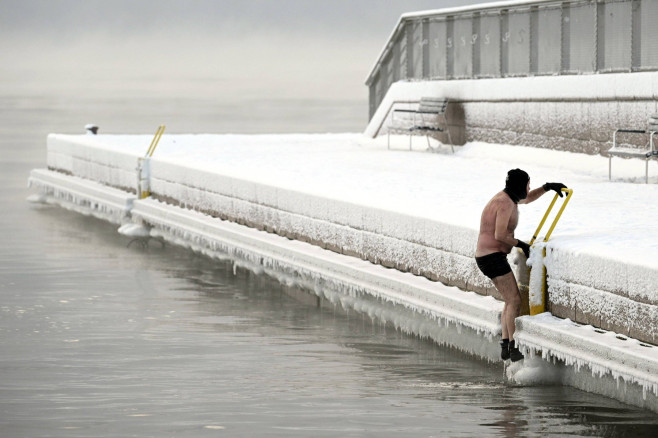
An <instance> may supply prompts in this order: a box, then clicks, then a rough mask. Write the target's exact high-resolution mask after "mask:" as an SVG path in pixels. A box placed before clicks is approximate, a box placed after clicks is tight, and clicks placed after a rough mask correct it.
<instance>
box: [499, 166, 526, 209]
mask: <svg viewBox="0 0 658 438" xmlns="http://www.w3.org/2000/svg"><path fill="white" fill-rule="evenodd" d="M528 181H530V176H529V175H528V174H527V173H526V172H524V171H523V170H521V169H512V170H510V171H509V172H507V179H506V180H505V190H504V192H505V193H507V195H508V196H509V197H510V198H512V201H514V202H515V203H518V202H519V201H520V200H522V199H525V198H526V196H528V192H527V190H526V189H527V187H528Z"/></svg>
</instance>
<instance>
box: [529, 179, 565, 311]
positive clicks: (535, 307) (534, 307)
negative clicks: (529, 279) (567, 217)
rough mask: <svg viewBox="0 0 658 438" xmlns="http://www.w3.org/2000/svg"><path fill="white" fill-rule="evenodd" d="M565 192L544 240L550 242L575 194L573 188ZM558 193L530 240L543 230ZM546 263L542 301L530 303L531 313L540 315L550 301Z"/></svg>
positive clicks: (544, 266)
mask: <svg viewBox="0 0 658 438" xmlns="http://www.w3.org/2000/svg"><path fill="white" fill-rule="evenodd" d="M562 191H563V192H565V193H566V198H565V199H564V202H563V203H562V207H560V209H559V210H558V212H557V214H556V215H555V219H553V223H552V224H551V226H550V228H549V229H548V233H546V236H545V237H544V242H548V239H549V238H550V237H551V234H552V233H553V230H554V229H555V226H556V225H557V222H558V221H559V220H560V217H561V216H562V212H564V209H565V208H566V206H567V204H568V203H569V201H570V200H571V196H572V195H573V190H572V189H567V188H564V189H562ZM557 197H558V194H557V193H556V194H555V196H554V197H553V201H552V202H551V204H550V205H549V206H548V209H547V210H546V214H545V215H544V218H543V219H542V220H541V222H540V224H539V227H538V228H537V231H535V235H534V236H533V237H532V240H531V241H530V242H531V243H532V242H534V240H535V239H536V238H537V235H538V234H539V231H540V230H541V228H542V226H543V225H544V222H546V218H547V217H548V214H549V213H550V211H551V209H552V208H553V205H554V204H555V201H557ZM542 251H543V252H542V256H543V258H546V247H545V246H544V247H543V248H542ZM546 275H547V274H546V265H544V264H543V263H542V286H541V303H540V304H537V305H532V304H530V315H538V314H540V313H544V312H545V311H546V302H547V301H548V284H547V281H546Z"/></svg>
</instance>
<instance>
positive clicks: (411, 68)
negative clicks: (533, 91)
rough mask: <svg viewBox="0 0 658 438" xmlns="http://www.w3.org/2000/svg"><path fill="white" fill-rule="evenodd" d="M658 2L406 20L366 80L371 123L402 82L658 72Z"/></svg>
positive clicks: (511, 6) (495, 9)
mask: <svg viewBox="0 0 658 438" xmlns="http://www.w3.org/2000/svg"><path fill="white" fill-rule="evenodd" d="M656 23H658V1H657V0H573V1H558V0H534V1H531V0H529V1H527V2H522V3H518V2H515V3H504V2H501V3H494V4H493V5H492V6H487V5H486V4H485V5H478V6H470V7H463V8H453V9H443V10H437V11H428V12H421V13H412V14H405V15H403V16H402V17H401V18H400V20H399V22H398V24H397V26H396V27H395V29H394V30H393V33H392V34H391V36H390V38H389V40H388V42H387V43H386V45H385V46H384V49H383V50H382V52H381V54H380V56H379V58H378V59H377V61H376V63H375V66H374V67H373V69H372V71H371V72H370V75H369V76H368V78H367V80H366V85H367V86H368V87H369V90H370V99H369V106H370V118H372V116H373V115H374V113H375V111H376V110H377V108H378V107H379V104H380V103H381V101H382V100H383V99H384V96H385V95H386V92H387V91H388V89H389V87H390V86H391V85H392V84H393V83H394V82H397V81H400V80H451V79H478V78H500V77H519V76H537V75H563V74H592V73H609V72H634V71H651V70H658V25H657V24H656Z"/></svg>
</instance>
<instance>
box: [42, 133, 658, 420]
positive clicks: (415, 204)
mask: <svg viewBox="0 0 658 438" xmlns="http://www.w3.org/2000/svg"><path fill="white" fill-rule="evenodd" d="M394 140H396V139H394ZM397 140H399V143H398V144H399V150H395V149H394V150H387V148H386V144H385V139H381V140H377V139H376V140H373V139H367V138H364V137H363V136H361V135H354V134H341V135H252V136H239V135H165V136H163V137H162V139H161V141H160V145H159V146H158V149H157V151H156V153H155V154H154V157H153V158H151V159H150V160H148V162H147V165H146V166H142V169H143V170H142V172H143V174H142V180H146V181H148V184H149V189H150V190H149V191H150V193H151V196H150V197H148V198H145V199H137V196H136V192H137V190H136V187H137V182H138V175H137V171H136V168H137V166H138V159H140V158H141V157H143V156H144V152H145V151H146V149H147V147H148V145H149V143H150V141H151V136H122V135H116V136H115V135H98V136H93V135H81V136H73V135H51V136H49V138H48V158H47V167H48V168H47V169H35V170H34V171H32V173H31V175H30V183H31V184H32V185H33V186H36V187H38V189H39V194H38V195H35V196H34V197H35V198H38V199H40V200H42V201H46V202H54V203H57V204H60V205H62V206H64V207H67V208H70V209H73V210H76V211H79V212H82V213H85V214H93V215H96V216H98V217H101V218H103V219H106V220H109V221H111V222H113V223H115V224H117V225H118V226H121V231H122V232H123V233H125V234H129V235H136V236H137V235H142V236H150V237H155V238H161V239H164V240H166V241H170V242H173V243H177V244H181V245H184V246H187V247H190V248H192V249H194V250H196V251H200V252H203V253H206V254H208V255H210V256H215V257H231V258H233V259H234V260H236V263H242V264H244V265H246V266H248V267H250V268H252V269H255V270H264V271H266V272H268V273H269V274H271V275H277V276H280V277H281V278H282V281H291V282H295V283H297V284H300V285H302V286H304V287H306V288H307V289H308V290H309V291H311V292H314V293H316V294H318V295H321V296H324V297H326V298H328V299H330V300H332V301H334V302H341V303H343V304H345V305H349V306H351V307H355V308H357V309H360V310H363V311H367V312H370V313H374V314H375V315H376V316H380V317H382V318H385V319H390V320H394V319H396V318H402V317H400V315H399V314H398V315H397V316H395V315H391V314H389V313H387V312H390V309H388V308H387V307H386V306H385V305H383V304H385V303H389V304H392V305H394V307H396V308H398V309H400V311H401V312H402V313H405V312H406V313H405V314H408V313H409V312H411V314H413V315H416V316H415V317H414V316H411V317H409V316H406V317H404V318H403V319H404V321H405V322H400V321H398V322H396V324H398V325H399V326H400V327H402V328H404V329H406V330H408V331H411V332H414V333H417V334H420V335H424V336H430V337H431V338H433V339H435V340H437V342H440V343H444V344H448V345H451V346H454V347H457V348H460V349H462V350H464V351H468V352H470V353H472V354H475V355H478V356H480V357H484V358H487V359H490V360H496V355H497V337H498V335H499V331H500V326H499V322H498V321H499V317H500V311H501V310H502V303H501V302H500V301H497V300H495V299H494V297H495V290H494V289H493V288H492V287H491V285H490V283H489V281H488V280H487V279H486V278H485V277H483V276H482V275H481V274H480V273H479V271H478V270H477V268H476V266H475V264H474V261H473V251H474V247H475V241H476V238H477V227H478V224H479V216H480V212H481V208H482V207H483V205H484V204H485V203H486V202H487V201H488V199H489V198H490V197H491V196H492V195H493V194H494V193H495V192H496V191H498V190H500V189H501V188H502V186H503V184H504V177H505V174H506V172H507V170H508V169H509V168H512V167H521V168H523V169H524V170H526V171H528V173H529V174H530V175H531V186H532V187H536V186H538V185H541V184H543V183H544V182H546V181H560V182H563V183H565V184H567V185H568V186H569V187H570V188H573V189H574V193H575V195H574V199H573V200H572V201H571V204H570V205H569V207H568V209H567V210H566V212H565V213H564V215H563V217H562V219H561V220H560V223H559V225H558V228H557V229H556V231H555V232H554V233H553V236H552V238H551V240H550V241H549V242H548V245H547V256H546V258H545V260H544V264H545V265H546V268H547V271H548V276H549V277H548V278H549V280H548V287H549V303H548V304H549V310H550V311H551V312H552V313H553V315H554V316H557V317H560V318H568V319H569V320H567V321H565V320H564V319H558V318H555V317H550V318H549V317H547V314H545V315H542V317H541V318H538V317H524V318H522V320H521V321H520V323H519V326H520V329H519V332H518V336H517V337H518V340H519V343H520V344H521V345H522V346H523V347H524V348H526V350H527V351H528V352H529V353H530V352H536V356H538V357H543V358H544V359H545V360H543V361H542V360H539V359H538V358H535V359H530V358H529V359H526V361H525V362H527V364H528V366H530V365H532V364H537V363H538V362H537V361H539V363H543V364H545V365H546V366H549V367H550V366H553V367H557V366H559V367H562V369H563V371H561V372H560V373H559V377H557V378H555V379H553V381H554V382H555V381H558V382H561V383H566V384H571V385H574V386H578V387H581V388H583V389H587V390H590V391H595V392H600V393H602V394H605V395H608V396H611V397H615V398H618V399H620V400H622V401H626V402H629V403H633V404H636V405H639V406H644V407H647V408H650V409H653V410H655V411H658V347H655V346H654V345H655V344H656V343H658V339H657V337H658V333H657V331H658V267H656V263H655V261H656V260H657V259H658V246H657V245H656V239H654V238H653V237H652V233H651V231H650V230H655V229H656V225H655V221H656V219H657V218H658V205H657V204H656V203H655V202H654V201H655V200H656V199H658V196H657V195H658V185H656V184H648V185H646V184H636V183H637V182H643V181H644V174H643V172H642V170H643V166H644V163H643V162H641V161H635V160H623V161H620V163H619V164H618V165H616V168H615V176H616V177H617V178H619V179H618V180H616V181H613V182H608V180H607V179H608V174H607V171H608V168H607V165H608V162H607V159H606V158H604V157H600V156H588V155H581V154H573V153H568V152H557V151H550V150H538V149H532V148H522V147H513V146H505V145H491V144H484V143H469V144H467V145H466V146H464V147H462V148H459V150H458V151H457V152H456V153H455V154H451V153H449V150H450V149H449V148H446V150H445V151H443V150H441V148H440V147H439V153H435V154H429V153H425V152H424V151H423V149H424V147H426V143H425V139H423V138H418V139H416V140H417V141H418V148H419V149H418V150H417V151H415V152H409V151H408V150H407V151H405V150H404V149H405V148H408V139H407V138H400V139H397ZM657 180H658V171H657V169H656V168H655V167H652V168H650V182H653V183H655V182H656V181H657ZM549 201H550V196H545V197H544V198H542V199H540V200H539V201H537V202H535V203H533V204H530V205H528V206H523V207H521V224H520V226H519V228H518V230H517V235H518V237H520V238H522V239H523V238H524V236H525V239H526V240H527V239H528V238H529V237H530V236H531V234H532V232H533V231H534V229H535V227H536V226H537V224H538V222H539V219H540V218H541V216H542V215H543V213H544V211H545V208H546V206H547V204H548V202H549ZM391 268H394V269H391ZM436 280H438V281H436ZM439 281H440V282H439ZM476 292H477V293H476ZM490 295H493V296H494V297H492V296H490ZM364 303H366V304H364ZM367 303H370V304H367ZM455 327H457V328H458V330H455ZM583 352H585V353H583ZM551 361H557V362H558V365H549V364H550V363H551ZM515 365H516V364H515ZM517 368H518V367H516V366H515V367H510V370H509V371H510V378H511V379H512V380H515V379H516V380H519V379H521V377H522V376H523V375H524V371H523V370H519V369H517ZM526 374H527V373H526ZM515 375H516V377H515Z"/></svg>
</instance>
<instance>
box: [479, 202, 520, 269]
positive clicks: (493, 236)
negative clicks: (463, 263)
mask: <svg viewBox="0 0 658 438" xmlns="http://www.w3.org/2000/svg"><path fill="white" fill-rule="evenodd" d="M518 222H519V209H518V207H517V205H516V204H515V203H514V201H512V199H511V198H510V197H509V196H508V195H507V194H506V193H505V192H503V191H500V192H498V193H497V194H496V195H495V196H494V197H493V198H491V200H490V201H489V203H488V204H487V205H486V206H485V207H484V210H483V211H482V217H481V218H480V234H479V235H478V243H477V249H476V250H475V256H476V257H482V256H485V255H488V254H493V253H495V252H503V253H505V254H509V253H510V251H511V250H512V248H513V247H514V245H515V244H516V241H515V239H514V230H515V229H516V226H517V224H518ZM497 229H498V231H499V233H498V234H497V233H496V230H497Z"/></svg>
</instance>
